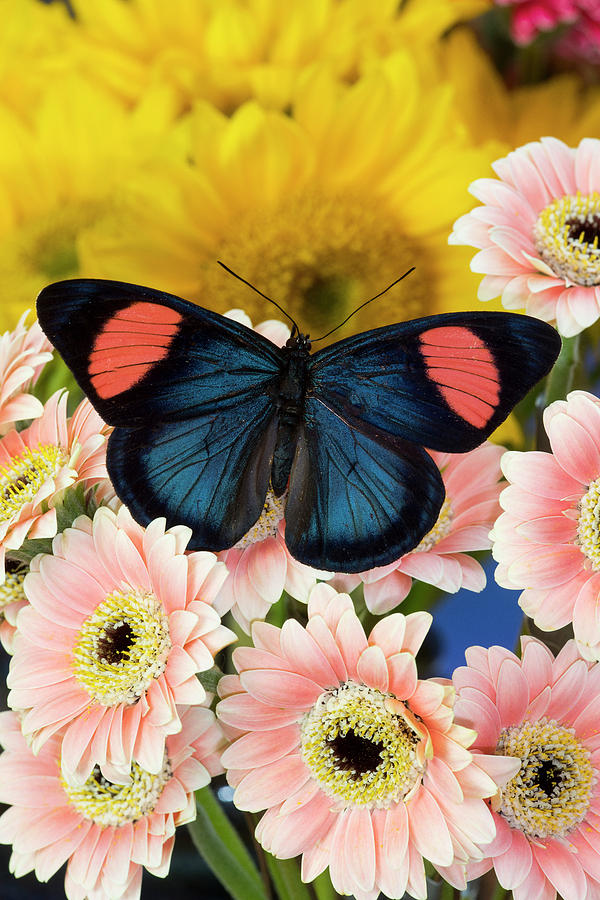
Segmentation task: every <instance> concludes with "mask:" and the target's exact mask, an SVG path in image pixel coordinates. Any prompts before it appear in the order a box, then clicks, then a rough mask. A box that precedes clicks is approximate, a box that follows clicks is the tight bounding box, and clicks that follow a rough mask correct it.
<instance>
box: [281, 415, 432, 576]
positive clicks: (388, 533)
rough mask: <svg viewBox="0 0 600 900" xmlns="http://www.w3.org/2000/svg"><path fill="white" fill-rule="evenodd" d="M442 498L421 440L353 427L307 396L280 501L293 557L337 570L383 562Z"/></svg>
mask: <svg viewBox="0 0 600 900" xmlns="http://www.w3.org/2000/svg"><path fill="white" fill-rule="evenodd" d="M443 500H444V485H443V482H442V479H441V476H440V473H439V471H438V468H437V466H436V465H435V463H434V462H433V460H432V459H431V457H430V456H429V454H428V453H426V452H425V450H423V448H422V447H418V446H416V445H415V444H409V443H407V442H406V441H403V440H401V439H399V438H393V437H391V436H390V435H386V434H384V433H381V432H379V433H378V432H376V431H375V430H374V429H372V428H369V429H368V430H365V431H361V430H358V429H357V428H353V427H352V426H351V425H349V424H348V423H347V422H346V421H344V420H343V419H342V418H340V416H339V415H338V414H337V413H336V412H335V410H333V409H331V408H330V407H329V406H328V405H327V404H325V403H323V402H321V400H318V399H316V398H309V399H307V401H306V407H305V414H304V423H303V426H302V428H301V431H300V435H299V438H298V443H297V447H296V456H295V459H294V462H293V465H292V470H291V473H290V484H289V494H288V498H287V504H286V526H285V540H286V544H287V545H288V547H289V550H290V553H291V554H292V555H293V556H295V557H296V559H299V560H300V561H301V562H304V563H307V564H308V565H312V566H316V567H317V568H321V569H330V570H332V571H341V572H361V571H364V570H365V569H370V568H372V567H373V566H381V565H385V564H387V563H389V562H391V561H392V560H394V559H398V558H399V557H400V556H402V554H403V553H405V552H407V551H408V550H412V549H413V548H414V547H415V546H416V545H417V544H418V543H419V541H420V540H421V538H422V537H424V535H425V534H426V533H427V532H428V531H429V530H430V529H431V528H433V526H434V524H435V522H436V519H437V516H438V513H439V511H440V507H441V505H442V503H443Z"/></svg>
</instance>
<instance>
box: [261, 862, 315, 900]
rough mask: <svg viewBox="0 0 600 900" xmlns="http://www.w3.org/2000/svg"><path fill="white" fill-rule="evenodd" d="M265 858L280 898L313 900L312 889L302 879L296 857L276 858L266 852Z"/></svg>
mask: <svg viewBox="0 0 600 900" xmlns="http://www.w3.org/2000/svg"><path fill="white" fill-rule="evenodd" d="M265 859H266V861H267V868H268V869H269V875H270V876H271V880H272V882H273V884H274V885H275V890H276V891H277V896H278V897H279V900H311V891H310V890H309V888H308V887H307V886H306V885H305V884H304V883H303V882H302V881H301V880H300V869H299V866H298V863H297V861H296V860H295V859H275V857H274V856H271V854H270V853H265Z"/></svg>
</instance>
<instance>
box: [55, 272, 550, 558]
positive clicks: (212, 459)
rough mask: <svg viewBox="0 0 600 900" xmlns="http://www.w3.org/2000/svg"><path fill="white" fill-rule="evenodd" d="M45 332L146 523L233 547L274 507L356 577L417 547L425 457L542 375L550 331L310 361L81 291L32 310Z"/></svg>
mask: <svg viewBox="0 0 600 900" xmlns="http://www.w3.org/2000/svg"><path fill="white" fill-rule="evenodd" d="M38 316H39V319H40V324H41V326H42V328H43V329H44V331H45V332H46V334H47V335H48V337H49V338H50V340H51V341H52V343H53V344H54V345H55V346H56V347H57V349H58V350H59V351H60V353H61V354H62V356H63V358H64V359H65V362H66V363H67V365H69V367H70V368H71V369H72V371H73V372H74V374H75V377H76V378H77V381H78V382H79V384H80V385H81V387H82V388H83V390H84V391H85V392H86V394H87V395H88V397H89V398H90V400H91V401H92V403H93V404H94V406H95V407H96V408H97V410H98V412H99V413H100V415H101V416H102V417H103V418H104V419H105V420H106V421H107V422H108V423H109V424H110V425H113V426H114V430H113V432H112V434H111V436H110V438H109V442H108V450H107V465H108V470H109V474H110V477H111V480H112V481H113V484H114V486H115V490H116V491H117V494H118V495H119V497H120V498H121V499H122V501H123V502H124V503H126V504H127V505H128V506H129V508H130V510H131V512H132V514H133V516H134V517H135V518H136V519H137V520H138V521H139V522H141V523H142V524H144V525H145V524H147V523H148V522H150V521H151V520H152V519H153V518H156V517H158V516H166V518H167V522H168V524H169V525H176V524H186V525H189V527H190V528H191V529H192V532H193V537H192V540H191V542H190V546H191V547H192V548H195V549H208V550H214V551H218V550H222V549H225V548H228V547H231V546H233V545H234V544H235V543H236V542H237V541H238V540H240V538H242V537H243V536H244V535H245V534H246V532H247V531H248V530H249V529H250V528H251V527H252V526H253V525H254V524H255V522H256V521H257V520H258V518H259V516H260V515H261V513H262V511H263V508H264V505H265V498H266V496H267V492H268V491H269V490H272V491H273V493H274V494H275V495H276V496H282V495H284V494H285V520H286V524H285V540H286V543H287V545H288V548H289V549H290V552H291V553H292V555H293V556H295V557H296V558H297V559H299V560H300V561H302V562H305V563H307V564H309V565H313V566H315V567H317V568H320V569H329V570H334V571H345V572H359V571H363V570H366V569H369V568H372V567H374V566H381V565H386V564H387V563H389V562H392V561H393V560H394V559H397V558H399V557H400V556H401V555H402V554H404V553H406V552H408V551H409V550H411V549H413V548H414V547H415V546H416V545H417V544H418V543H419V542H420V540H421V539H422V538H423V537H424V535H425V534H426V533H427V532H428V531H429V530H430V529H431V528H432V527H433V525H434V524H435V522H436V519H437V516H438V513H439V510H440V508H441V505H442V503H443V500H444V486H443V482H442V478H441V476H440V473H439V471H438V469H437V466H436V465H435V464H434V463H433V461H432V459H431V457H430V456H429V454H428V453H427V451H426V450H425V449H424V448H425V447H427V448H430V449H435V450H442V451H449V452H458V453H461V452H465V451H467V450H470V449H473V448H474V447H476V446H477V445H478V444H480V443H481V442H482V441H483V440H485V439H486V438H487V437H488V436H489V434H491V432H492V431H493V430H494V429H495V428H496V427H497V425H499V424H500V423H501V422H502V421H503V420H504V419H505V418H506V416H507V415H508V413H509V412H510V411H511V409H512V408H513V407H514V405H515V404H516V403H517V402H518V401H519V400H520V399H522V397H524V396H525V394H526V393H527V392H528V391H529V389H530V388H531V387H532V386H533V385H534V384H535V383H536V382H537V381H538V380H539V379H540V378H541V377H542V376H543V375H545V374H546V373H547V372H548V371H549V369H550V368H551V366H552V364H553V362H554V360H555V359H556V356H557V355H558V352H559V349H560V338H559V337H558V335H557V333H556V331H555V330H554V329H553V328H551V327H550V326H548V325H546V324H545V323H543V322H540V321H538V320H535V319H530V318H528V317H527V316H519V315H515V314H511V313H488V312H475V313H447V314H442V315H439V316H428V317H425V318H422V319H416V320H413V321H410V322H401V323H398V324H396V325H390V326H386V327H383V328H376V329H373V330H372V331H368V332H364V333H362V334H358V335H354V336H353V337H350V338H347V339H344V340H341V341H338V342H337V343H335V344H332V345H330V346H328V347H324V348H322V349H320V350H318V351H317V352H316V353H311V345H310V341H309V339H308V337H307V336H305V335H302V334H294V335H293V336H292V337H291V338H290V339H289V341H288V342H287V344H286V345H285V346H284V347H277V346H276V345H275V344H273V343H271V342H270V341H268V340H267V339H266V338H264V337H263V336H262V335H260V334H257V333H256V332H254V331H252V330H251V329H249V328H246V327H245V326H244V325H242V324H240V323H238V322H235V321H233V320H231V319H229V318H227V317H223V316H220V315H218V314H217V313H213V312H211V311H210V310H206V309H203V308H201V307H198V306H196V305H194V304H192V303H188V302H187V301H185V300H182V299H180V298H178V297H174V296H172V295H170V294H165V293H163V292H161V291H156V290H152V289H150V288H144V287H140V286H138V285H129V284H123V283H121V282H115V281H102V280H94V279H76V280H73V281H64V282H58V283H56V284H53V285H49V286H48V287H47V288H44V290H43V291H42V292H41V294H40V296H39V298H38Z"/></svg>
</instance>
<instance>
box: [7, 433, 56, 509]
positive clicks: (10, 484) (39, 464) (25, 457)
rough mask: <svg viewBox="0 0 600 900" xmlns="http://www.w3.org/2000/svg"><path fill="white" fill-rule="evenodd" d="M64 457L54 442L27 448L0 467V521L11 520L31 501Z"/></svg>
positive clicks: (54, 473) (53, 473) (54, 472)
mask: <svg viewBox="0 0 600 900" xmlns="http://www.w3.org/2000/svg"><path fill="white" fill-rule="evenodd" d="M65 463H66V457H65V454H64V451H63V449H62V448H61V447H57V446H56V444H38V446H37V447H26V448H25V449H24V450H23V452H22V453H21V454H19V455H18V456H13V457H12V459H11V461H10V465H9V466H0V521H6V519H12V517H13V516H14V515H16V514H17V513H19V512H20V510H21V509H22V507H23V506H24V505H25V504H26V503H30V502H31V501H32V500H33V499H34V497H35V495H36V494H37V492H38V491H39V489H40V487H41V486H42V484H43V483H44V482H45V481H46V480H47V479H48V478H53V477H54V476H55V475H56V473H57V472H58V470H59V469H60V467H61V466H62V465H65Z"/></svg>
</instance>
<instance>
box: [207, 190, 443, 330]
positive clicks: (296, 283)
mask: <svg viewBox="0 0 600 900" xmlns="http://www.w3.org/2000/svg"><path fill="white" fill-rule="evenodd" d="M218 252H219V255H220V258H221V259H223V260H224V261H225V262H226V263H227V265H229V266H231V268H233V269H235V271H236V272H239V273H240V274H241V275H243V276H244V278H247V279H248V280H249V281H251V282H252V283H253V284H255V285H256V286H257V287H258V288H260V290H261V291H263V292H264V293H266V294H267V295H268V296H269V297H272V298H273V299H274V300H277V302H278V303H280V304H281V305H282V306H283V307H284V309H286V310H287V312H288V313H289V314H290V315H291V316H292V317H293V318H294V319H296V321H297V322H298V324H299V325H300V326H301V330H302V331H303V332H308V333H310V334H313V335H314V336H318V335H319V334H321V333H324V332H325V331H328V330H329V329H330V328H334V327H335V326H336V325H339V324H340V323H341V322H342V321H343V319H345V317H346V316H347V315H349V314H350V313H351V312H352V311H353V310H354V309H355V308H356V307H357V306H358V305H359V304H360V303H361V302H362V301H363V300H368V299H369V297H372V296H374V295H375V294H377V293H378V292H379V291H381V290H382V289H383V288H385V287H386V286H387V285H388V284H391V282H392V281H394V280H395V279H396V278H398V277H399V276H400V275H402V274H403V272H405V271H406V270H407V269H409V268H410V267H411V266H413V265H415V262H416V261H417V260H418V258H419V256H420V254H421V253H422V251H421V250H420V248H419V247H418V246H417V245H416V243H415V242H414V240H413V239H412V238H411V240H410V241H408V240H407V239H406V238H405V236H404V235H403V233H402V230H401V226H400V223H399V222H398V220H397V218H396V217H395V215H394V214H393V213H392V212H391V211H389V210H386V208H385V204H384V203H373V202H372V200H369V201H365V198H363V197H357V196H352V194H349V193H348V194H344V195H339V196H327V195H324V194H322V193H319V192H318V191H316V190H314V191H306V192H304V193H303V194H298V195H296V196H294V197H288V198H287V199H286V200H284V201H283V202H282V203H281V204H279V205H278V206H277V208H276V209H275V210H271V211H264V210H263V211H259V210H253V211H252V212H251V213H249V214H246V215H245V216H242V217H241V218H240V220H239V221H238V222H236V229H235V236H234V235H232V236H231V238H229V237H228V238H225V239H224V240H223V241H222V242H221V244H220V246H219V248H218ZM204 278H205V284H204V285H203V288H202V292H203V293H204V291H206V292H207V293H209V294H210V296H211V297H215V298H218V299H217V303H218V306H219V308H220V309H221V310H222V311H224V310H226V309H230V308H231V307H237V306H242V307H243V308H244V309H246V310H247V311H248V312H249V314H250V317H251V318H252V319H257V318H258V319H260V318H264V312H265V305H264V302H263V301H261V300H259V299H258V298H256V299H255V296H253V295H252V293H251V292H250V291H248V290H247V289H244V288H241V287H240V285H239V283H237V282H235V281H234V280H233V279H227V278H225V277H224V275H223V272H221V271H217V267H216V266H214V265H212V263H211V265H210V266H208V265H207V266H206V269H205V271H204ZM242 291H243V293H242ZM433 293H434V286H433V285H432V283H431V279H429V278H428V277H427V273H426V272H425V274H424V273H423V272H420V273H419V277H418V278H416V277H414V276H413V277H411V278H409V279H406V280H405V281H403V282H401V283H400V284H399V285H396V286H395V287H394V289H393V290H392V291H391V292H390V293H389V294H386V295H385V296H384V297H382V298H381V299H380V300H377V302H376V304H371V305H370V306H367V307H366V308H365V309H364V310H361V312H359V313H357V315H356V316H354V317H353V319H352V325H351V326H349V328H350V327H351V329H352V332H358V331H363V330H365V329H368V328H373V327H374V326H375V325H383V324H386V322H387V323H389V322H397V321H399V320H402V319H411V318H414V317H416V316H419V315H423V314H425V313H426V312H431V311H432V309H431V296H432V294H433ZM340 336H341V334H336V336H335V337H333V338H332V339H333V340H337V339H338V338H339V337H340Z"/></svg>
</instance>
